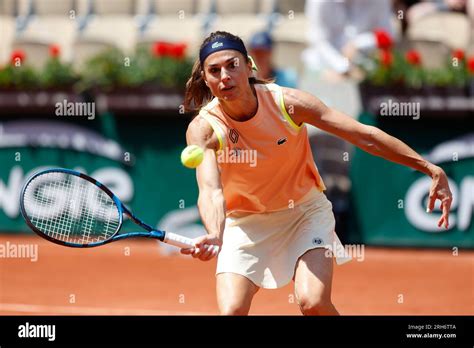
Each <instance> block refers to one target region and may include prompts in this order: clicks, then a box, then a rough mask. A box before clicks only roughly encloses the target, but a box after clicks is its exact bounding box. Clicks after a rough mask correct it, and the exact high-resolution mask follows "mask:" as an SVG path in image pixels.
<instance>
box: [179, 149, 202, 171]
mask: <svg viewBox="0 0 474 348" xmlns="http://www.w3.org/2000/svg"><path fill="white" fill-rule="evenodd" d="M203 158H204V150H203V149H202V148H201V147H199V146H197V145H189V146H187V147H186V148H185V149H184V150H183V152H181V163H183V166H185V167H187V168H196V167H197V166H198V165H200V164H201V162H202V159H203Z"/></svg>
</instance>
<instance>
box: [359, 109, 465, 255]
mask: <svg viewBox="0 0 474 348" xmlns="http://www.w3.org/2000/svg"><path fill="white" fill-rule="evenodd" d="M360 120H361V122H363V123H366V124H373V125H376V126H377V127H379V128H381V129H383V130H384V131H386V132H387V133H389V134H391V135H393V136H395V137H397V138H399V139H401V140H402V141H404V142H406V143H407V144H408V145H409V146H411V147H412V148H414V149H415V150H416V151H417V152H418V153H420V154H422V155H423V157H425V158H427V159H428V160H430V161H431V162H433V163H435V164H437V165H439V166H441V167H442V168H443V169H444V170H445V172H446V174H447V175H448V177H449V180H450V181H449V182H450V187H451V191H452V192H453V203H452V207H451V215H450V226H449V229H447V230H446V229H445V228H438V226H437V221H438V219H439V218H440V216H441V211H440V209H439V204H438V205H437V206H436V209H435V210H434V211H433V212H432V213H430V214H428V213H426V207H427V198H428V193H429V189H430V186H431V178H430V177H428V176H426V175H424V174H422V173H419V172H416V171H414V170H411V169H410V168H407V167H404V166H401V165H398V164H394V163H391V162H388V161H386V160H384V159H382V158H379V157H375V156H372V155H370V154H368V153H366V152H364V151H361V150H359V149H357V150H355V153H354V155H353V158H352V161H351V162H352V165H351V174H350V176H351V180H352V192H351V196H352V197H351V198H352V201H351V206H352V209H351V211H352V214H353V226H352V230H351V233H350V240H352V241H357V242H363V243H367V244H371V245H392V246H434V247H467V248H472V247H474V225H473V223H472V214H473V206H474V133H472V132H471V133H468V132H467V129H466V128H464V129H463V127H459V124H458V123H456V122H451V123H448V122H447V121H446V119H445V118H444V119H443V120H436V119H429V120H423V119H420V120H418V121H415V120H411V119H410V120H408V119H405V120H402V119H401V118H391V119H383V118H380V117H378V118H375V117H373V116H372V115H370V114H362V115H361V117H360ZM438 203H439V202H438Z"/></svg>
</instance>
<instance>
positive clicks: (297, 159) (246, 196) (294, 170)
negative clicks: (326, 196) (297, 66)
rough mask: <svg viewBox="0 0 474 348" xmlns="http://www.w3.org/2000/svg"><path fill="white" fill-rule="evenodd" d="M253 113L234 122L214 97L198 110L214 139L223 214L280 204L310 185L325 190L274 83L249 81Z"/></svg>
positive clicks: (288, 203)
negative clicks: (253, 93)
mask: <svg viewBox="0 0 474 348" xmlns="http://www.w3.org/2000/svg"><path fill="white" fill-rule="evenodd" d="M254 86H255V90H256V93H257V98H258V110H257V113H256V114H255V115H254V116H253V117H252V118H251V119H249V120H247V121H244V122H239V121H236V120H234V119H232V118H231V117H230V116H228V115H227V114H226V113H225V112H224V110H223V109H222V107H221V105H220V104H219V100H218V99H217V98H214V99H213V100H212V101H210V102H209V103H208V104H207V105H206V106H204V107H203V108H201V110H200V112H199V115H200V116H201V117H203V118H205V119H206V120H207V121H208V122H209V123H210V124H211V126H212V128H213V130H214V132H215V133H216V135H217V138H218V139H219V150H218V151H217V153H216V155H217V161H218V165H219V168H220V171H221V181H222V187H223V191H224V198H225V201H226V215H227V216H229V215H231V214H232V213H234V212H248V213H265V212H271V211H278V210H283V209H287V208H289V207H291V204H294V203H295V202H298V201H299V200H300V199H301V198H303V197H304V196H305V195H306V194H307V193H308V192H309V191H310V190H312V189H314V188H316V189H318V190H320V191H323V190H325V189H326V188H325V186H324V183H323V180H322V179H321V176H320V175H319V172H318V169H317V168H316V164H315V163H314V160H313V155H312V152H311V147H310V144H309V140H308V133H307V129H306V125H304V124H303V125H301V126H298V125H297V124H295V123H294V122H293V120H292V119H291V117H290V115H289V114H288V112H287V110H286V108H285V104H284V100H283V93H282V89H281V87H280V86H278V85H277V84H273V83H272V84H255V85H254Z"/></svg>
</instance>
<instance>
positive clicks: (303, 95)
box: [282, 87, 327, 124]
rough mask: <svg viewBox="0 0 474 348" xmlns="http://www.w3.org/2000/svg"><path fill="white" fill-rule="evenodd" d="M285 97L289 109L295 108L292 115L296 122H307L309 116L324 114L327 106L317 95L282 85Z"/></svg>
mask: <svg viewBox="0 0 474 348" xmlns="http://www.w3.org/2000/svg"><path fill="white" fill-rule="evenodd" d="M282 93H283V99H284V101H285V107H286V109H287V110H293V114H292V115H291V117H292V118H293V121H295V123H298V124H300V123H302V122H307V121H308V117H310V118H311V117H314V116H316V115H318V116H320V115H322V114H323V113H324V112H325V111H326V110H327V106H326V105H324V103H323V102H321V100H319V99H318V98H317V97H316V96H314V95H312V94H310V93H308V92H305V91H302V90H299V89H295V88H289V87H282Z"/></svg>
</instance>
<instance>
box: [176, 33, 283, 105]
mask: <svg viewBox="0 0 474 348" xmlns="http://www.w3.org/2000/svg"><path fill="white" fill-rule="evenodd" d="M219 38H225V39H228V40H235V41H239V42H241V43H242V44H243V41H242V39H241V38H240V37H238V36H236V35H233V34H231V33H228V32H226V31H215V32H213V33H211V34H209V36H208V37H207V38H206V39H204V41H203V42H202V44H201V47H200V48H199V49H200V50H201V49H202V48H203V47H204V46H205V45H206V44H207V43H209V42H211V41H213V40H215V39H219ZM245 59H246V62H249V58H248V57H245ZM202 68H203V67H202V65H201V62H200V60H199V58H198V59H197V60H196V62H195V63H194V66H193V70H192V72H191V77H190V78H189V79H188V81H187V82H186V91H185V94H184V108H185V110H186V111H187V112H193V113H197V112H199V110H201V108H202V107H203V106H204V105H206V104H207V103H209V102H210V101H211V100H212V98H213V95H212V93H211V90H210V89H209V87H207V86H206V83H205V82H204V78H203V76H202V74H201V72H202ZM249 82H250V83H251V84H256V83H261V84H265V83H273V82H274V80H261V79H257V78H255V77H250V78H249Z"/></svg>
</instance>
